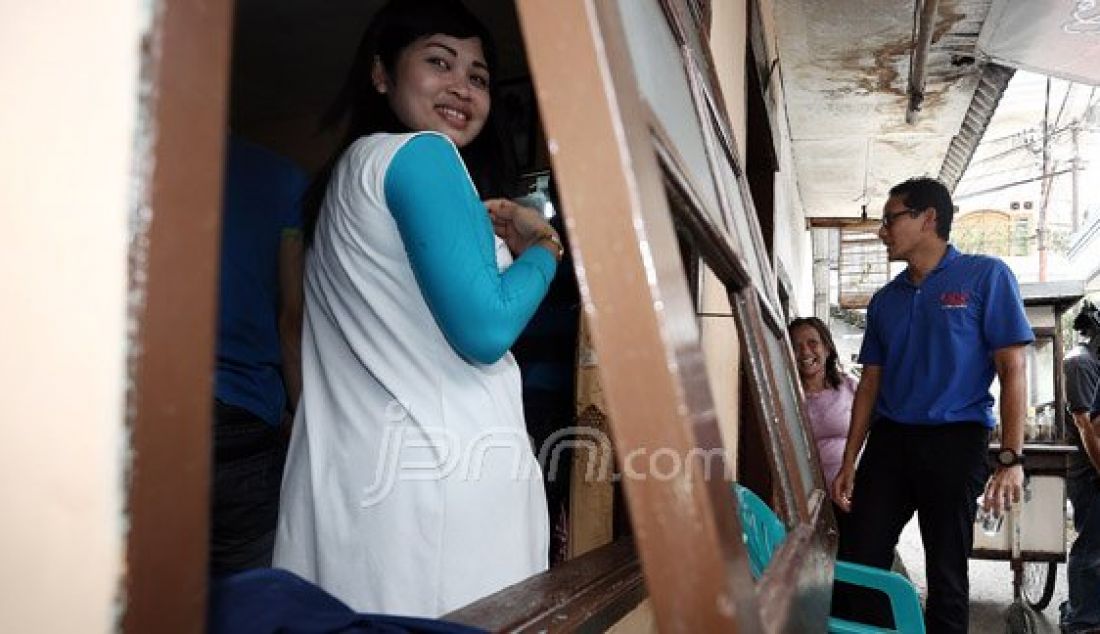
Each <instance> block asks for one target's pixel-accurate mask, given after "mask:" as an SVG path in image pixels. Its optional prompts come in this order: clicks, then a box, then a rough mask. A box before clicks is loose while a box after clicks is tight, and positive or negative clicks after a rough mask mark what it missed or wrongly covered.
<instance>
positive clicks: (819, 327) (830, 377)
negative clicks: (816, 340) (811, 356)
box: [787, 317, 843, 390]
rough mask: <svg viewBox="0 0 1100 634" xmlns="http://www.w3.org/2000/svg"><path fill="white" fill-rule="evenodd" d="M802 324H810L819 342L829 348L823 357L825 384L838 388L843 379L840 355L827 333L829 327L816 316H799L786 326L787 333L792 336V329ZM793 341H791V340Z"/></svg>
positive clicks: (831, 337)
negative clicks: (827, 353) (819, 339)
mask: <svg viewBox="0 0 1100 634" xmlns="http://www.w3.org/2000/svg"><path fill="white" fill-rule="evenodd" d="M802 326H810V327H811V328H813V329H814V330H816V331H817V334H818V336H819V337H821V342H822V343H824V344H825V347H827V348H828V349H829V355H828V356H827V357H825V385H827V386H829V387H831V388H832V389H834V390H836V389H840V384H841V383H842V382H843V380H842V379H841V378H840V357H839V356H838V355H837V352H836V344H835V343H833V336H832V335H831V334H830V333H829V327H828V326H826V325H825V322H823V321H821V320H820V319H818V318H817V317H799V318H798V319H795V320H794V321H792V322H791V323H790V325H789V326H787V334H788V335H791V336H793V335H794V331H795V330H796V329H798V328H801V327H802ZM792 343H793V342H792Z"/></svg>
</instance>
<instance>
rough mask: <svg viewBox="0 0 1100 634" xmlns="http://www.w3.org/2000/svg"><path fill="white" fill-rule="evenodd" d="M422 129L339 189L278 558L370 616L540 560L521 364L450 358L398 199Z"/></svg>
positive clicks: (449, 598) (461, 593) (327, 213)
mask: <svg viewBox="0 0 1100 634" xmlns="http://www.w3.org/2000/svg"><path fill="white" fill-rule="evenodd" d="M413 136H415V135H413V134H402V135H391V134H376V135H372V136H369V137H364V138H361V139H359V140H358V141H356V142H355V143H354V144H352V146H351V147H350V148H349V149H348V151H347V152H346V153H345V154H344V156H343V157H342V158H341V159H340V161H339V163H338V164H337V166H336V169H335V171H334V173H333V176H332V181H331V182H330V183H329V187H328V192H327V195H326V199H325V203H324V211H323V213H322V215H321V221H320V222H319V223H318V226H317V232H316V235H315V239H314V243H313V246H312V247H311V249H310V251H309V254H308V256H307V262H306V271H305V294H306V310H305V322H304V328H303V334H302V371H303V391H302V397H301V402H300V404H299V407H298V411H297V415H296V417H295V422H294V432H293V435H292V437H291V443H290V451H289V455H288V457H287V465H286V471H285V474H284V480H283V488H282V501H281V508H280V513H279V523H278V530H277V536H276V544H275V560H274V565H275V566H276V567H280V568H286V569H288V570H291V571H293V572H295V573H297V574H299V575H301V576H302V577H304V578H306V579H308V580H310V581H312V582H314V583H316V584H317V585H319V586H321V587H322V588H324V589H325V590H327V591H329V592H331V593H332V594H334V595H335V596H336V597H338V598H339V599H341V600H342V601H344V602H345V603H347V604H348V605H350V606H351V607H352V608H353V609H355V610H358V611H362V612H381V613H387V614H403V615H415V616H427V617H436V616H440V615H442V614H444V613H446V612H449V611H451V610H454V609H456V608H459V607H461V606H463V605H466V604H468V603H470V602H472V601H474V600H476V599H478V598H481V597H483V596H486V595H488V594H491V593H493V592H496V591H497V590H501V589H503V588H505V587H507V586H509V585H511V584H514V583H516V582H519V581H521V580H523V579H525V578H527V577H529V576H531V575H533V574H535V573H538V572H540V571H542V570H545V569H546V566H547V562H546V557H547V547H548V526H547V515H546V499H545V495H544V492H543V487H542V483H541V474H540V471H539V467H538V464H537V462H536V461H535V458H534V454H533V452H532V449H531V445H530V440H529V438H528V436H527V431H526V428H525V426H524V421H523V408H522V402H521V400H520V377H519V370H518V368H517V366H516V362H515V360H514V359H513V358H512V355H511V353H507V354H505V356H504V357H503V358H502V359H501V360H500V361H497V362H496V363H493V364H491V365H480V364H477V363H471V362H469V361H467V360H465V359H463V358H462V357H461V356H459V355H458V353H456V352H455V351H454V349H453V348H452V347H451V345H450V344H449V343H448V342H447V341H446V339H445V338H444V335H443V333H442V331H441V330H440V329H439V327H438V326H437V325H436V322H435V320H434V318H433V317H432V314H431V312H430V310H429V309H428V306H427V304H426V303H425V301H424V298H423V296H422V295H421V293H420V290H419V287H418V285H417V282H416V278H415V277H414V275H413V271H412V268H411V265H410V263H409V260H408V257H407V255H406V253H405V247H404V245H403V243H402V241H401V236H400V234H399V233H398V230H397V225H396V223H395V222H394V219H393V216H392V215H391V213H390V211H389V209H388V208H387V206H386V201H385V193H384V187H383V183H384V179H385V176H386V170H387V168H388V166H389V164H390V162H391V160H392V159H393V157H394V155H395V154H396V153H397V151H398V150H399V149H401V147H402V146H403V145H404V144H405V143H406V142H407V141H408V140H410V139H411V138H413ZM496 244H497V261H498V266H500V268H501V270H503V269H505V268H507V266H509V265H510V264H511V256H510V255H509V254H508V250H507V248H506V247H504V245H503V242H501V241H500V240H499V238H498V239H497V240H496Z"/></svg>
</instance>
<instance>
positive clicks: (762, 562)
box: [733, 483, 924, 634]
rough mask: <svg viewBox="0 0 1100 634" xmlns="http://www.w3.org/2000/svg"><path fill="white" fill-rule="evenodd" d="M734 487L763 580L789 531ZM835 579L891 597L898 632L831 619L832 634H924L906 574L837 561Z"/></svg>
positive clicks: (755, 572) (754, 566) (753, 565)
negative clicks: (876, 633) (833, 633)
mask: <svg viewBox="0 0 1100 634" xmlns="http://www.w3.org/2000/svg"><path fill="white" fill-rule="evenodd" d="M733 488H734V491H735V492H736V493H737V501H738V507H739V508H740V511H741V530H743V531H744V535H743V537H744V540H745V547H746V548H747V549H748V551H749V568H750V569H751V571H752V576H753V579H759V578H760V577H761V576H762V575H763V574H764V571H765V570H766V569H767V568H768V564H769V563H771V560H772V556H773V555H774V554H775V551H776V550H778V549H779V546H780V545H782V544H783V540H785V539H786V538H787V529H786V527H784V526H783V523H782V522H780V521H779V518H778V517H776V515H775V512H774V511H772V510H771V508H769V507H768V505H767V504H764V501H763V500H761V499H760V498H759V497H758V496H757V495H756V494H755V493H753V492H752V491H750V490H748V489H746V488H745V487H743V486H741V485H740V484H737V483H734V485H733ZM833 578H834V579H835V580H836V581H843V582H845V583H849V584H852V585H854V586H861V587H864V588H871V589H873V590H877V591H879V592H882V593H883V594H885V595H886V596H887V597H889V599H890V610H891V611H892V612H893V615H894V627H895V628H897V629H893V630H891V629H885V628H881V627H875V626H873V625H864V624H862V623H856V622H854V621H847V620H845V619H838V618H834V617H830V618H829V631H830V632H835V633H837V634H842V633H853V634H855V633H859V634H863V633H868V632H901V633H903V634H924V619H923V618H922V616H921V609H920V598H919V597H918V596H917V589H916V588H914V587H913V584H912V583H910V582H909V580H908V579H906V578H905V577H903V576H902V575H899V574H898V573H896V572H891V571H889V570H881V569H879V568H872V567H870V566H861V565H859V564H853V563H850V562H847V561H840V560H837V562H836V566H835V567H834V569H833Z"/></svg>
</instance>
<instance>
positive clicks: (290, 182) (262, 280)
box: [210, 137, 307, 576]
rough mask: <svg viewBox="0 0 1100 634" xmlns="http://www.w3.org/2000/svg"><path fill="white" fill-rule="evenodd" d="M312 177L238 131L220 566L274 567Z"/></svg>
mask: <svg viewBox="0 0 1100 634" xmlns="http://www.w3.org/2000/svg"><path fill="white" fill-rule="evenodd" d="M306 182H307V181H306V177H305V175H304V174H303V173H302V171H301V170H300V169H298V168H297V167H296V166H295V165H294V164H293V163H291V162H290V161H289V160H287V159H285V158H283V157H281V156H279V155H277V154H275V153H273V152H271V151H269V150H267V149H265V148H262V147H260V146H258V145H255V144H252V143H249V142H247V141H244V140H242V139H239V138H236V137H230V139H229V141H228V148H227V152H226V169H225V198H224V201H223V212H222V250H221V269H220V280H219V282H220V286H219V306H218V339H217V370H216V381H215V388H214V396H215V402H214V419H215V420H214V479H213V495H212V496H211V509H210V510H211V517H210V522H211V532H210V573H211V574H212V575H215V576H219V575H222V574H227V573H231V572H236V571H239V570H245V569H249V568H257V567H264V566H268V565H270V563H271V553H272V549H273V547H274V539H275V532H274V531H275V522H276V519H277V517H278V505H279V486H280V482H281V478H282V472H283V463H284V461H285V459H286V441H285V438H286V430H285V429H281V427H282V426H287V425H289V419H290V416H289V414H290V413H292V412H293V411H294V408H295V406H296V404H297V399H298V395H299V393H300V392H301V384H302V378H301V377H302V372H301V352H300V350H301V331H302V258H303V256H302V253H303V248H302V233H301V228H302V219H301V205H300V202H301V198H302V194H303V191H304V189H305V186H306Z"/></svg>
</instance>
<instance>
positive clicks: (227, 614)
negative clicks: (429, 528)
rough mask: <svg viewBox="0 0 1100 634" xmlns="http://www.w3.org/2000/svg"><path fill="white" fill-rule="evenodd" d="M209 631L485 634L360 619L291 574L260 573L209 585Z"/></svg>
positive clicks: (443, 625)
mask: <svg viewBox="0 0 1100 634" xmlns="http://www.w3.org/2000/svg"><path fill="white" fill-rule="evenodd" d="M379 583H385V580H380V581H379ZM207 631H208V632H209V633H210V634H268V633H274V632H280V633H285V634H322V633H326V634H327V633H335V632H340V633H349V634H350V633H361V634H482V633H483V632H484V631H485V630H481V629H477V628H473V627H468V626H465V625H458V624H456V623H447V622H446V621H436V620H432V619H418V618H412V617H403V616H388V615H382V614H358V613H356V612H353V611H352V609H351V608H349V607H348V606H346V605H344V604H343V603H342V602H341V601H340V600H339V599H337V598H336V597H334V596H332V595H331V594H329V593H327V592H325V591H324V590H322V589H321V588H319V587H317V586H315V585H313V584H311V583H309V582H308V581H306V580H305V579H302V578H301V577H298V576H297V575H295V574H293V573H291V572H288V571H286V570H280V569H278V568H259V569H255V570H248V571H245V572H241V573H238V574H235V575H230V576H228V577H223V578H221V579H217V580H214V581H212V582H211V584H210V605H209V614H208V620H207Z"/></svg>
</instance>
